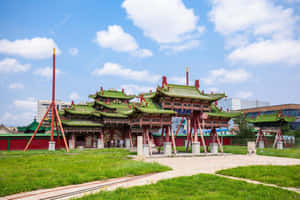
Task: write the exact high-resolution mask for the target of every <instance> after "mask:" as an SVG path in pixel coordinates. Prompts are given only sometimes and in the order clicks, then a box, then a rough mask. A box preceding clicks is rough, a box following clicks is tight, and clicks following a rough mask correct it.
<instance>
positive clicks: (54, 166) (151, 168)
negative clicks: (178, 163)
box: [0, 149, 170, 196]
mask: <svg viewBox="0 0 300 200" xmlns="http://www.w3.org/2000/svg"><path fill="white" fill-rule="evenodd" d="M128 155H129V151H127V150H122V149H102V150H73V151H71V152H70V153H66V152H65V151H55V152H48V151H46V150H41V151H28V152H26V153H24V152H22V151H11V152H5V151H2V152H1V153H0V196H4V195H8V194H14V193H18V192H23V191H31V190H35V189H40V188H51V187H56V186H63V185H69V184H78V183H83V182H88V181H94V180H100V179H107V178H115V177H121V176H128V175H141V174H146V173H151V172H160V171H166V170H169V169H170V168H169V167H167V166H161V165H159V164H158V163H145V162H138V161H134V160H131V159H130V158H129V157H128Z"/></svg>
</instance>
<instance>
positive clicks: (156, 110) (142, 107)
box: [135, 98, 176, 114]
mask: <svg viewBox="0 0 300 200" xmlns="http://www.w3.org/2000/svg"><path fill="white" fill-rule="evenodd" d="M147 103H148V104H147ZM146 104H147V106H146ZM135 108H136V109H137V110H138V111H140V112H144V113H151V114H176V112H175V111H173V110H165V109H162V108H161V107H160V106H159V105H158V104H157V103H155V102H153V101H152V99H147V98H146V99H145V102H143V103H136V104H135Z"/></svg>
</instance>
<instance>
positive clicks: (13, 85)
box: [8, 83, 24, 89]
mask: <svg viewBox="0 0 300 200" xmlns="http://www.w3.org/2000/svg"><path fill="white" fill-rule="evenodd" d="M8 88H9V89H24V85H23V84H22V83H11V84H9V85H8Z"/></svg>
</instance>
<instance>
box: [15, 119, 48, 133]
mask: <svg viewBox="0 0 300 200" xmlns="http://www.w3.org/2000/svg"><path fill="white" fill-rule="evenodd" d="M38 125H39V122H37V121H36V119H34V120H33V122H32V123H31V124H29V125H28V126H19V127H17V128H18V131H20V132H25V133H31V132H34V131H35V130H36V128H37V127H38ZM48 130H50V128H49V127H43V126H41V127H40V128H39V131H38V132H39V133H43V132H45V131H48Z"/></svg>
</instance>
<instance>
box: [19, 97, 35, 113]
mask: <svg viewBox="0 0 300 200" xmlns="http://www.w3.org/2000/svg"><path fill="white" fill-rule="evenodd" d="M14 105H15V106H16V108H19V109H22V110H30V111H34V110H35V111H36V108H37V101H36V100H35V98H34V97H29V98H27V99H25V100H15V101H14Z"/></svg>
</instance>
